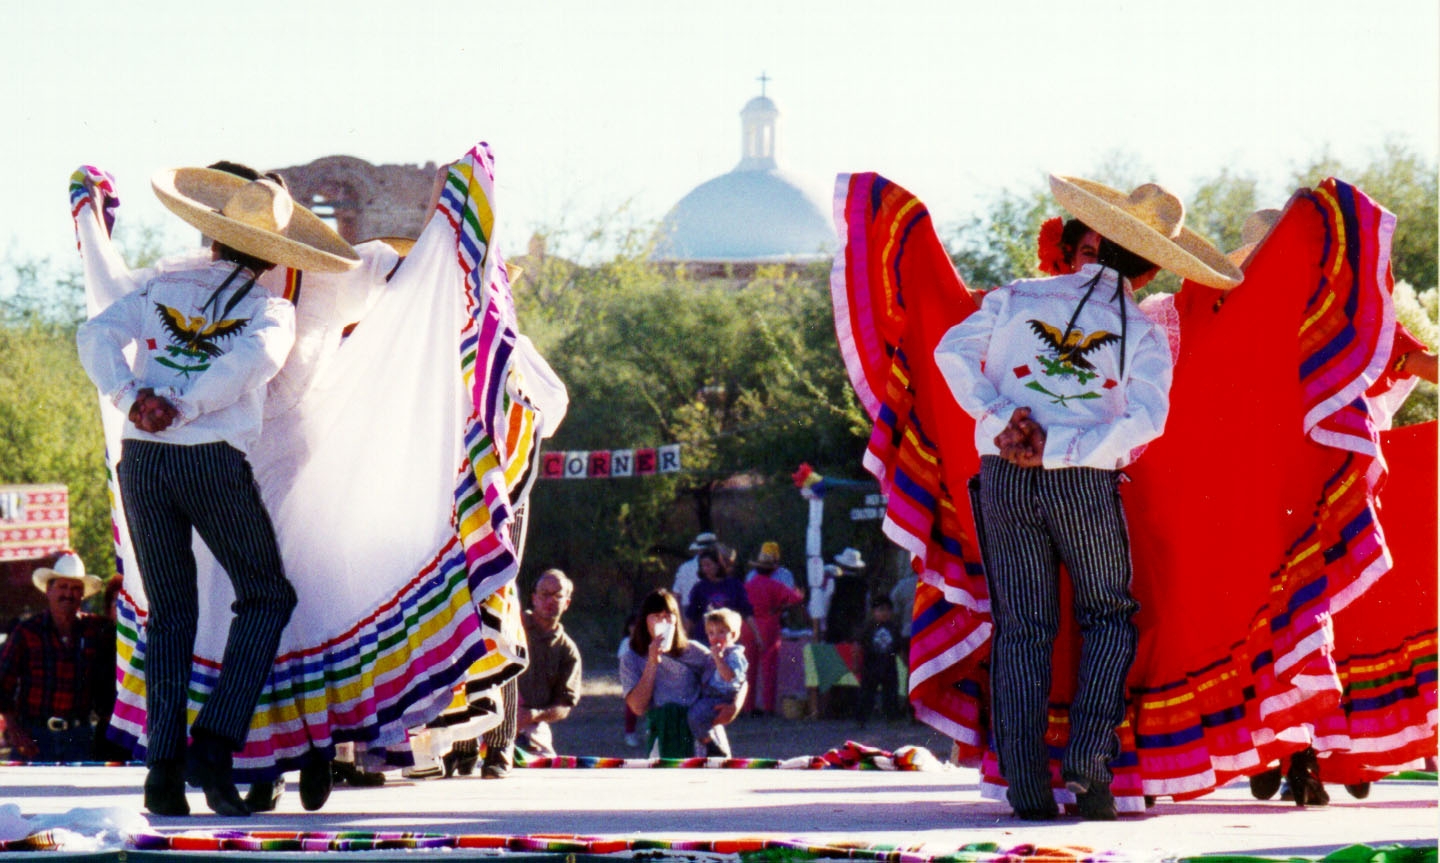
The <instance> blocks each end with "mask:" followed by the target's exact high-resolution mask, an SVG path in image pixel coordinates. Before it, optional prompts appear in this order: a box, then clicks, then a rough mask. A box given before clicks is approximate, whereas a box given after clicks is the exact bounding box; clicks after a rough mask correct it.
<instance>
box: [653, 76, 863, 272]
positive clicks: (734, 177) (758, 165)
mask: <svg viewBox="0 0 1440 863" xmlns="http://www.w3.org/2000/svg"><path fill="white" fill-rule="evenodd" d="M779 113H780V112H779V110H777V109H776V107H775V103H774V102H773V101H771V100H770V98H769V97H767V96H765V95H764V94H763V93H762V94H761V95H760V96H757V97H755V98H754V99H751V100H750V101H749V102H748V103H746V105H745V107H744V109H743V110H741V112H740V130H741V156H740V163H739V164H738V165H736V166H735V168H734V170H732V171H730V173H728V174H722V175H720V176H718V177H715V178H713V179H711V180H707V181H706V182H704V183H701V184H700V185H699V186H696V187H695V188H694V189H692V190H691V191H690V192H689V194H687V195H685V197H683V198H681V199H680V201H679V202H678V203H677V204H676V205H675V206H674V207H672V208H671V209H670V212H669V213H667V214H666V215H665V218H664V219H663V220H662V221H661V223H660V228H659V230H658V231H657V232H656V237H655V249H654V251H653V252H651V254H650V257H651V259H652V260H656V261H671V262H703V263H741V262H750V263H768V262H777V263H805V262H808V261H815V260H822V259H824V258H828V257H830V255H831V254H833V252H834V250H835V229H834V228H833V227H832V225H831V222H830V219H829V217H828V216H827V215H826V208H825V206H824V205H823V204H822V203H821V201H820V199H819V198H818V197H817V196H816V195H814V194H813V193H811V192H809V191H807V190H806V189H805V187H804V185H803V184H802V182H801V181H799V180H798V179H796V178H795V177H793V176H791V175H789V174H787V173H786V172H784V171H781V170H780V169H779V167H778V166H777V165H776V162H775V121H776V119H777V118H778V117H779Z"/></svg>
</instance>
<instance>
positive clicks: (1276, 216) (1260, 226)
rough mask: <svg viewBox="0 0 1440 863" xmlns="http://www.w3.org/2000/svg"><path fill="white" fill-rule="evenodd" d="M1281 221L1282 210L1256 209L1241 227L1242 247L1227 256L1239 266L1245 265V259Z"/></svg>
mask: <svg viewBox="0 0 1440 863" xmlns="http://www.w3.org/2000/svg"><path fill="white" fill-rule="evenodd" d="M1279 221H1280V211H1279V210H1276V209H1273V208H1266V209H1264V210H1256V211H1255V212H1253V213H1251V214H1250V215H1248V216H1246V217H1245V226H1244V227H1243V228H1241V229H1240V247H1239V248H1237V249H1235V250H1234V251H1232V252H1229V253H1228V254H1226V255H1225V257H1227V258H1229V259H1230V263H1232V264H1234V265H1235V266H1237V267H1242V266H1244V265H1245V261H1246V260H1247V259H1248V258H1249V257H1250V255H1251V254H1253V253H1254V252H1255V247H1256V246H1258V245H1260V241H1261V240H1263V239H1265V238H1266V237H1267V236H1269V235H1270V229H1271V228H1273V227H1275V224H1276V223H1277V222H1279Z"/></svg>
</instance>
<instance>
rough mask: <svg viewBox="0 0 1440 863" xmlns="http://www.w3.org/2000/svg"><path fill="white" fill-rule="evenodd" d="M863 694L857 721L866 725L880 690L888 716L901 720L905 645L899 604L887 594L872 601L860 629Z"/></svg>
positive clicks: (858, 705) (856, 710) (856, 708)
mask: <svg viewBox="0 0 1440 863" xmlns="http://www.w3.org/2000/svg"><path fill="white" fill-rule="evenodd" d="M859 641H860V655H861V661H860V697H859V698H858V699H857V700H856V702H855V721H856V722H858V723H859V724H860V725H862V726H863V725H864V724H865V722H866V721H867V720H869V718H870V711H871V710H873V709H874V707H875V693H876V691H877V690H878V691H879V693H880V709H881V710H883V711H884V713H885V718H886V719H899V718H901V717H902V716H903V715H904V714H902V713H901V711H900V675H899V672H897V671H896V668H895V658H896V656H897V655H898V654H899V652H900V650H901V648H902V647H903V646H904V643H905V639H904V637H903V636H901V635H900V624H899V623H897V622H896V621H895V605H894V603H892V602H891V601H890V597H888V596H886V595H884V594H883V593H882V594H880V595H879V596H877V597H875V598H874V599H873V600H871V601H870V619H869V620H868V621H867V622H866V623H865V627H864V628H863V629H861V630H860V638H859Z"/></svg>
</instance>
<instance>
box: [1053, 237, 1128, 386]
mask: <svg viewBox="0 0 1440 863" xmlns="http://www.w3.org/2000/svg"><path fill="white" fill-rule="evenodd" d="M1107 269H1111V268H1110V267H1106V266H1105V265H1104V264H1101V265H1100V270H1099V272H1097V273H1096V274H1095V275H1094V276H1093V277H1092V278H1091V279H1090V281H1088V282H1086V283H1085V295H1084V296H1083V297H1081V298H1080V302H1079V303H1077V304H1076V305H1075V311H1074V312H1073V313H1072V314H1071V315H1070V322H1069V323H1067V324H1065V331H1064V332H1063V333H1061V334H1060V344H1062V345H1063V344H1066V342H1067V340H1068V339H1069V338H1070V331H1071V330H1073V329H1075V321H1076V320H1078V319H1079V317H1080V310H1081V309H1083V308H1085V304H1086V303H1088V302H1090V295H1091V294H1093V293H1095V286H1096V285H1098V284H1100V277H1101V276H1103V275H1105V271H1106V270H1107ZM1110 299H1112V300H1117V299H1118V300H1119V301H1120V377H1122V378H1123V377H1125V339H1126V336H1127V335H1129V329H1130V316H1129V314H1128V310H1127V309H1126V308H1125V277H1124V276H1122V275H1120V271H1119V270H1115V293H1114V294H1113V295H1112V296H1111V297H1110Z"/></svg>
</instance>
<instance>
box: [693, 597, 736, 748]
mask: <svg viewBox="0 0 1440 863" xmlns="http://www.w3.org/2000/svg"><path fill="white" fill-rule="evenodd" d="M740 624H741V620H740V615H739V614H737V613H736V612H734V611H732V610H730V609H728V608H717V609H715V610H714V611H711V612H709V613H707V614H706V615H705V640H706V641H708V642H710V659H711V661H712V664H711V665H708V666H706V667H705V674H704V676H703V677H702V678H701V679H700V697H699V698H697V699H696V700H695V703H694V704H692V705H690V713H689V720H690V733H691V734H694V735H695V755H696V756H697V757H699V756H719V757H721V758H729V757H730V742H729V741H728V740H726V738H725V729H724V728H722V727H720V726H719V725H716V724H715V708H717V707H721V706H723V705H726V704H731V703H733V702H734V701H735V693H737V692H739V691H740V687H742V686H744V685H745V671H746V669H747V668H749V663H748V662H747V661H746V660H745V651H744V650H743V649H742V648H741V647H740V645H738V644H736V643H735V642H736V640H738V639H739V638H740Z"/></svg>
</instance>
